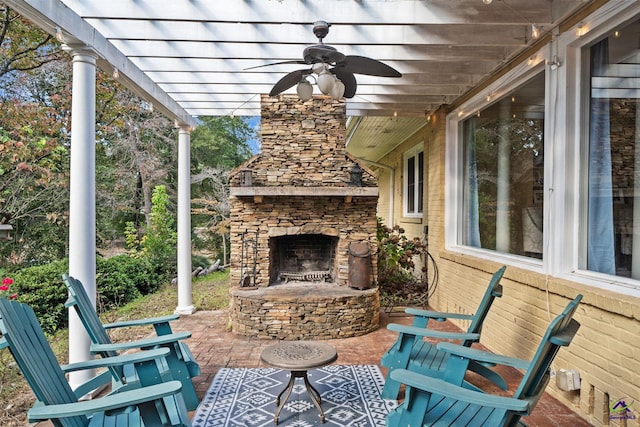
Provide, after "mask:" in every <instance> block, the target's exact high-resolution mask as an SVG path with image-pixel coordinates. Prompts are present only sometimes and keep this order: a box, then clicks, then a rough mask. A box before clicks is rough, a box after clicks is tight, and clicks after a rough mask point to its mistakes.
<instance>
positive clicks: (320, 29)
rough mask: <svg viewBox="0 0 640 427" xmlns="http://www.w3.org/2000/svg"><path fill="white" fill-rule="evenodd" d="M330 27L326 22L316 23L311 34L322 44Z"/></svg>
mask: <svg viewBox="0 0 640 427" xmlns="http://www.w3.org/2000/svg"><path fill="white" fill-rule="evenodd" d="M330 26H331V24H329V23H328V22H326V21H316V22H314V23H313V34H315V35H316V37H317V38H318V39H320V43H322V39H323V38H325V37H327V34H329V27H330Z"/></svg>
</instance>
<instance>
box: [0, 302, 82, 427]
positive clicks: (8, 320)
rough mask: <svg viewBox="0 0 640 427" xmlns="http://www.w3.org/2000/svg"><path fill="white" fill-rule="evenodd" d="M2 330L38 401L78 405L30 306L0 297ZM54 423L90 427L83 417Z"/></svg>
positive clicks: (61, 425) (74, 426) (67, 426)
mask: <svg viewBox="0 0 640 427" xmlns="http://www.w3.org/2000/svg"><path fill="white" fill-rule="evenodd" d="M0 331H2V335H3V337H4V339H6V341H7V343H8V344H9V349H10V351H11V354H12V355H13V357H14V359H15V361H16V363H17V365H18V367H19V368H20V370H21V371H22V373H23V375H24V377H25V379H26V380H27V382H28V383H29V385H30V386H31V389H32V390H33V393H34V394H35V396H36V398H37V399H38V400H39V401H41V402H43V403H44V404H60V403H73V402H76V396H75V394H74V392H73V390H72V389H71V386H70V385H69V383H68V382H67V379H66V378H65V375H64V372H63V371H62V369H60V365H59V363H58V360H57V359H56V356H55V354H54V353H53V351H52V350H51V346H50V345H49V342H48V341H47V338H46V336H45V334H44V332H43V331H42V328H41V327H40V323H39V322H38V319H37V317H36V315H35V313H34V312H33V309H32V308H31V307H29V306H28V305H26V304H22V303H20V302H17V301H9V300H6V299H4V298H0ZM51 421H52V423H53V424H54V425H55V426H56V427H82V426H87V425H88V424H89V420H88V419H87V418H86V417H84V416H77V417H65V418H60V419H52V420H51Z"/></svg>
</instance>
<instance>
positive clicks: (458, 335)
mask: <svg viewBox="0 0 640 427" xmlns="http://www.w3.org/2000/svg"><path fill="white" fill-rule="evenodd" d="M387 329H389V330H390V331H394V332H398V333H401V334H409V335H416V336H420V337H429V338H439V339H452V340H463V341H465V340H469V341H479V340H480V334H475V333H474V334H471V333H467V332H446V331H434V330H432V329H428V328H420V327H417V326H407V325H400V324H398V323H390V324H388V325H387Z"/></svg>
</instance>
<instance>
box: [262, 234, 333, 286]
mask: <svg viewBox="0 0 640 427" xmlns="http://www.w3.org/2000/svg"><path fill="white" fill-rule="evenodd" d="M337 247H338V238H337V237H333V236H326V235H323V234H300V235H287V236H277V237H271V238H270V239H269V251H270V257H269V260H270V261H269V264H270V265H269V277H270V282H271V284H274V285H275V284H280V283H290V282H315V283H323V282H334V281H335V277H336V272H335V258H336V248H337Z"/></svg>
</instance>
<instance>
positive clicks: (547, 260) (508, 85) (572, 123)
mask: <svg viewBox="0 0 640 427" xmlns="http://www.w3.org/2000/svg"><path fill="white" fill-rule="evenodd" d="M638 15H640V2H638V1H634V0H621V1H616V2H608V3H606V4H605V5H603V6H602V7H601V8H600V9H598V10H597V11H596V12H594V13H593V14H592V15H591V16H589V17H588V18H586V19H584V20H582V21H580V22H579V23H577V24H576V25H575V26H574V27H573V28H570V29H568V30H567V31H565V32H564V33H562V34H560V35H558V36H555V37H554V38H553V40H552V41H551V42H550V43H549V44H548V45H546V46H544V47H542V48H541V50H540V51H538V52H536V53H535V54H533V55H532V56H531V57H530V58H529V60H526V61H524V62H523V63H521V64H518V65H516V66H514V67H513V68H512V69H511V70H510V71H509V72H507V73H505V75H504V76H502V77H501V78H500V79H498V80H496V81H495V82H493V83H492V84H490V85H488V86H487V87H486V88H485V89H483V90H481V91H479V92H478V93H477V94H476V95H475V96H474V97H473V98H471V99H470V100H469V101H467V102H465V103H464V104H462V105H460V106H459V107H457V108H456V109H455V110H453V111H452V112H451V113H450V114H449V115H448V116H447V120H446V152H445V189H444V191H445V212H444V215H445V248H446V249H447V250H449V251H451V252H455V253H460V254H464V255H470V256H474V257H477V258H483V259H488V260H492V261H497V262H501V263H505V264H507V265H513V266H516V267H519V268H523V269H528V270H531V271H535V272H538V273H542V274H548V275H552V276H554V277H558V278H561V279H566V280H570V281H572V282H576V283H580V284H584V285H587V286H592V287H595V288H600V289H605V290H607V291H613V292H617V293H620V294H624V295H630V296H634V297H640V281H638V280H634V279H628V278H625V277H619V276H611V275H606V274H601V273H596V272H592V271H585V270H581V269H579V262H578V260H579V257H580V256H581V252H580V240H581V239H580V237H581V235H580V233H581V229H580V226H579V224H580V222H579V221H577V220H576V218H581V220H582V218H584V215H583V212H581V204H580V189H581V174H584V173H585V171H583V170H582V167H583V166H582V165H583V159H581V153H582V150H583V144H585V141H584V134H585V132H584V127H585V126H588V124H587V119H588V118H587V117H584V108H583V106H582V104H581V103H583V102H584V100H583V98H582V97H583V88H582V85H583V84H584V83H585V82H584V77H583V69H582V62H583V58H582V48H583V47H585V46H588V45H590V44H591V43H593V42H594V41H595V40H597V39H599V38H601V37H602V36H604V35H606V34H607V32H609V31H611V30H612V29H613V28H615V27H618V26H620V25H623V24H624V23H625V22H628V21H629V20H630V19H632V18H635V17H637V16H638ZM538 67H546V69H545V70H546V79H545V168H544V174H545V176H544V197H545V201H544V212H543V215H544V223H545V230H544V241H543V250H544V256H543V260H537V259H533V258H526V257H521V256H516V255H510V254H504V253H499V252H496V251H492V250H487V249H481V248H474V247H469V246H463V245H459V244H458V243H457V242H458V241H460V239H459V238H458V237H459V233H460V232H461V229H460V226H461V221H460V216H459V215H460V212H461V211H462V209H461V208H462V204H461V201H462V191H463V188H462V186H463V185H464V184H463V182H462V180H461V179H460V177H461V176H462V175H461V173H462V156H461V150H462V142H461V141H460V123H462V121H464V120H465V119H467V118H468V117H470V116H471V115H473V114H476V113H477V111H478V110H482V109H483V108H484V106H485V105H486V103H487V99H496V98H500V97H502V96H504V95H505V94H506V93H508V92H509V91H510V90H512V89H514V88H516V87H517V86H519V85H520V84H522V83H523V82H525V81H526V80H527V79H528V78H530V77H531V76H532V73H535V72H539V70H540V69H539V68H538ZM587 143H588V141H587ZM581 215H582V217H581Z"/></svg>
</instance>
